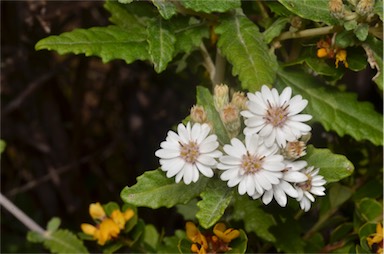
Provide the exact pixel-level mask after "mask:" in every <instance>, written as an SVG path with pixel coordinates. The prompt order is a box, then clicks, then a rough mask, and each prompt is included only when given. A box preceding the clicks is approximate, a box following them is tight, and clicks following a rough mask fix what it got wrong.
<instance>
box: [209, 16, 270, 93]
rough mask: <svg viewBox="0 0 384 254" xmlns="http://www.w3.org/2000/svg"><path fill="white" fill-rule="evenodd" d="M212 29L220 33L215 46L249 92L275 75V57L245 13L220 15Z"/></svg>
mask: <svg viewBox="0 0 384 254" xmlns="http://www.w3.org/2000/svg"><path fill="white" fill-rule="evenodd" d="M215 32H216V33H217V34H219V35H220V37H219V41H218V47H219V48H220V50H221V52H222V54H223V55H224V56H225V57H226V58H227V59H228V61H229V62H230V63H231V64H232V65H233V69H232V74H233V75H239V79H240V81H241V86H242V87H243V88H244V89H248V90H249V91H251V92H254V91H256V90H260V88H261V86H262V85H264V84H272V83H273V81H274V80H275V77H276V70H277V61H276V57H275V55H272V54H270V53H269V50H268V46H267V44H266V43H265V42H264V40H263V36H262V35H261V33H260V32H259V29H258V27H257V26H256V25H255V24H254V23H253V22H251V21H250V20H249V19H248V18H247V17H245V16H240V15H234V16H230V17H226V18H224V19H222V21H221V23H220V24H219V25H218V26H217V27H216V29H215Z"/></svg>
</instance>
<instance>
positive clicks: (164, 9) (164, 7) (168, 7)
mask: <svg viewBox="0 0 384 254" xmlns="http://www.w3.org/2000/svg"><path fill="white" fill-rule="evenodd" d="M152 3H153V4H154V5H155V6H156V8H157V9H158V10H159V13H160V15H161V16H162V17H163V18H164V19H170V18H171V17H172V16H173V15H175V14H176V6H175V4H174V3H172V2H171V1H167V0H152Z"/></svg>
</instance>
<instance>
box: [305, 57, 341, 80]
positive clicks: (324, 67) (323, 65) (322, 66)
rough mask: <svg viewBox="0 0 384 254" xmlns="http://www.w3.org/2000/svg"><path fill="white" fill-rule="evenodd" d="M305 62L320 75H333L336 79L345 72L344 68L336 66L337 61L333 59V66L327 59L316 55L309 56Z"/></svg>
mask: <svg viewBox="0 0 384 254" xmlns="http://www.w3.org/2000/svg"><path fill="white" fill-rule="evenodd" d="M305 62H306V63H307V64H308V66H309V67H310V68H311V69H312V70H314V71H315V72H316V73H317V74H320V75H324V76H331V77H334V78H335V79H339V78H341V77H342V76H343V75H344V73H345V71H344V70H343V69H342V68H336V66H335V63H334V62H333V61H332V66H330V65H329V64H328V63H327V62H326V60H324V59H320V58H315V57H308V58H306V59H305Z"/></svg>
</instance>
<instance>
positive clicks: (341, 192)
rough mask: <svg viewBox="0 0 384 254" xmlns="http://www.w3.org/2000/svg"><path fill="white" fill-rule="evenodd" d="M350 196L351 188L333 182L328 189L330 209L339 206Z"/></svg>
mask: <svg viewBox="0 0 384 254" xmlns="http://www.w3.org/2000/svg"><path fill="white" fill-rule="evenodd" d="M351 196H352V190H351V188H348V187H346V186H343V185H341V184H339V183H336V184H333V185H332V188H331V189H330V190H329V201H330V205H331V208H332V209H335V208H337V207H339V206H341V205H342V204H343V203H344V202H345V201H347V200H348V199H349V198H350V197H351Z"/></svg>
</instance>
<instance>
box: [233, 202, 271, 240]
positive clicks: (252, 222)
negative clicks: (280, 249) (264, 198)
mask: <svg viewBox="0 0 384 254" xmlns="http://www.w3.org/2000/svg"><path fill="white" fill-rule="evenodd" d="M263 206H264V205H261V204H260V202H259V201H257V200H250V199H249V198H248V197H245V196H242V197H238V198H237V199H236V201H235V203H234V211H233V214H232V218H233V219H234V220H239V221H244V222H245V223H244V227H245V230H246V231H247V232H254V233H256V235H257V236H259V237H260V238H262V239H264V240H266V241H269V242H276V238H275V236H274V235H273V234H271V232H270V227H272V226H274V225H276V221H275V219H274V217H273V216H272V215H271V214H270V213H268V212H265V211H264V210H263V209H262V207H263Z"/></svg>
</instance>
